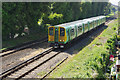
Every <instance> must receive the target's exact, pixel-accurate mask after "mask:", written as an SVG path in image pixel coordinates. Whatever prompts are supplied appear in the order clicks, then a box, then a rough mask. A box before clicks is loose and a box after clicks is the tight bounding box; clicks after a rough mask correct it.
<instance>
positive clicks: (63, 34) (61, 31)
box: [60, 28, 65, 36]
mask: <svg viewBox="0 0 120 80" xmlns="http://www.w3.org/2000/svg"><path fill="white" fill-rule="evenodd" d="M60 36H65V29H64V28H60Z"/></svg>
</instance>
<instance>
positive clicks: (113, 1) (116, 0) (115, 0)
mask: <svg viewBox="0 0 120 80" xmlns="http://www.w3.org/2000/svg"><path fill="white" fill-rule="evenodd" d="M119 1H120V0H109V2H111V3H112V4H114V5H118V2H119Z"/></svg>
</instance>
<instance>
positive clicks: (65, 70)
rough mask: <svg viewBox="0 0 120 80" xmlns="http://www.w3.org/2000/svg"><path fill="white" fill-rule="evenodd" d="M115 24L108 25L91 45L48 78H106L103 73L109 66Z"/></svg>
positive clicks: (114, 36)
mask: <svg viewBox="0 0 120 80" xmlns="http://www.w3.org/2000/svg"><path fill="white" fill-rule="evenodd" d="M117 24H118V23H117V20H115V21H113V22H112V23H110V24H109V25H108V28H107V29H106V30H104V31H103V32H102V33H101V35H99V36H98V37H97V38H96V39H95V40H94V41H93V42H92V43H90V44H89V45H88V46H87V47H85V48H83V49H82V50H81V51H80V52H79V53H78V54H77V55H75V56H74V57H72V58H71V59H69V60H68V61H67V62H66V63H63V65H61V66H60V67H59V68H58V69H57V70H56V71H54V72H53V74H51V75H50V76H49V77H50V78H51V77H52V78H56V77H63V78H106V75H105V72H106V71H107V65H108V64H109V55H110V54H111V52H112V51H113V52H114V49H115V39H116V30H117ZM113 27H115V28H116V29H114V28H113ZM111 33H112V34H111ZM107 46H108V47H109V48H107ZM109 67H111V66H109Z"/></svg>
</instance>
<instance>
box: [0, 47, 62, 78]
mask: <svg viewBox="0 0 120 80" xmlns="http://www.w3.org/2000/svg"><path fill="white" fill-rule="evenodd" d="M53 50H54V48H49V49H48V50H46V51H44V52H42V53H40V54H38V55H36V56H34V57H32V58H30V59H28V60H26V61H24V62H22V63H20V64H18V65H16V66H14V67H12V68H10V69H8V70H6V71H4V72H3V73H2V74H1V76H0V77H1V78H2V79H3V78H7V77H10V78H16V79H19V78H21V77H23V76H25V75H26V74H28V73H29V72H30V71H32V70H34V69H35V68H37V67H39V66H40V65H42V64H44V63H45V62H47V61H49V60H50V59H51V58H53V57H54V56H56V55H57V54H59V53H60V52H57V53H56V54H55V55H53V56H52V57H50V58H49V59H47V60H45V61H43V62H41V61H39V59H41V58H42V57H43V56H45V55H46V54H49V53H50V52H52V51H53ZM40 62H41V63H40ZM25 69H27V70H25ZM28 69H29V70H28ZM21 71H22V72H21ZM23 71H25V72H23ZM20 72H21V73H20ZM18 73H19V74H18Z"/></svg>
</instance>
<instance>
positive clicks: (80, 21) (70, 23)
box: [55, 16, 105, 28]
mask: <svg viewBox="0 0 120 80" xmlns="http://www.w3.org/2000/svg"><path fill="white" fill-rule="evenodd" d="M104 17H105V16H97V17H92V18H87V19H83V20H77V21H73V22H69V23H63V24H59V25H55V27H59V26H61V27H65V28H69V27H73V26H75V25H82V24H86V23H88V22H92V21H94V20H99V19H101V18H104Z"/></svg>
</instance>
